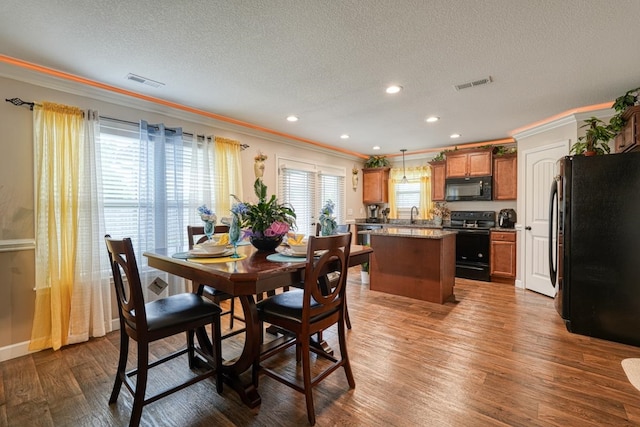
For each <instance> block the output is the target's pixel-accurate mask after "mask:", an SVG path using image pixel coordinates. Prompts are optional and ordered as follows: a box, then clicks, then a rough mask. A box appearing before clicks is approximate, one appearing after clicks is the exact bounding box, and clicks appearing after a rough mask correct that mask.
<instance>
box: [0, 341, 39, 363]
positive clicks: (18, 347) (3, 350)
mask: <svg viewBox="0 0 640 427" xmlns="http://www.w3.org/2000/svg"><path fill="white" fill-rule="evenodd" d="M30 353H35V352H34V351H29V341H24V342H21V343H17V344H11V345H8V346H6V347H0V362H4V361H5V360H10V359H15V358H16V357H22V356H26V355H27V354H30Z"/></svg>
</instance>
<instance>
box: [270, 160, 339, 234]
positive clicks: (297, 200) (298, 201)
mask: <svg viewBox="0 0 640 427" xmlns="http://www.w3.org/2000/svg"><path fill="white" fill-rule="evenodd" d="M278 170H279V180H278V198H279V200H280V202H282V203H288V204H290V205H291V206H292V207H293V208H294V209H295V212H296V225H297V228H298V229H297V232H298V233H302V234H306V235H315V230H316V225H315V224H316V220H317V218H318V215H320V209H321V208H322V206H323V205H324V204H325V203H326V202H327V200H331V201H333V202H334V203H335V212H334V215H335V217H336V222H337V223H338V224H344V221H345V207H344V206H345V192H344V186H345V171H344V170H342V169H338V168H333V167H327V166H320V165H315V164H312V163H304V162H299V161H294V160H288V159H278Z"/></svg>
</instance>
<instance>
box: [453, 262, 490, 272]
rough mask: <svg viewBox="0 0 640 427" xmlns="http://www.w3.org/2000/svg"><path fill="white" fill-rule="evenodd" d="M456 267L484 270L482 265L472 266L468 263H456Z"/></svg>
mask: <svg viewBox="0 0 640 427" xmlns="http://www.w3.org/2000/svg"><path fill="white" fill-rule="evenodd" d="M456 268H464V269H466V270H478V271H482V270H484V268H482V267H472V266H470V265H460V264H456Z"/></svg>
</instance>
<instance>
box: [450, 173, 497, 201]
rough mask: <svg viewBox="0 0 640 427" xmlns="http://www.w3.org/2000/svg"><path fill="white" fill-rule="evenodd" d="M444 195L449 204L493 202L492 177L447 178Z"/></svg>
mask: <svg viewBox="0 0 640 427" xmlns="http://www.w3.org/2000/svg"><path fill="white" fill-rule="evenodd" d="M444 194H445V200H446V201H447V202H458V201H470V200H491V177H490V176H476V177H469V178H447V179H446V180H445V193H444Z"/></svg>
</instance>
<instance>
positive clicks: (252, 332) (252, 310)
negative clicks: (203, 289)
mask: <svg viewBox="0 0 640 427" xmlns="http://www.w3.org/2000/svg"><path fill="white" fill-rule="evenodd" d="M372 252H373V250H372V249H371V247H369V246H361V245H352V246H351V248H350V256H349V267H353V266H356V265H359V264H363V263H365V262H368V261H369V255H370V254H371V253H372ZM188 253H189V252H188V250H187V248H173V249H166V248H164V249H154V250H149V251H146V252H144V253H143V255H144V256H145V257H146V258H147V261H148V265H149V267H151V268H155V269H158V270H161V271H165V272H167V273H170V274H173V275H176V276H179V277H183V278H185V279H188V280H191V282H192V284H193V292H197V291H198V287H199V285H200V284H206V285H209V286H212V287H214V288H215V289H217V290H219V291H222V292H225V293H227V294H229V295H233V296H234V297H238V299H239V301H240V302H241V305H242V310H243V314H244V320H245V339H244V344H243V347H242V349H241V352H240V354H239V355H238V356H237V357H234V358H233V359H226V360H223V368H222V369H223V381H224V383H225V384H227V385H229V386H230V387H231V388H232V389H234V390H235V391H236V392H237V393H238V395H239V397H240V399H241V400H242V402H243V403H244V404H246V405H247V406H249V407H250V408H255V407H257V406H259V405H260V403H261V397H260V394H259V393H258V390H257V388H256V387H255V386H254V382H253V380H252V378H251V375H250V374H247V372H248V371H249V370H250V368H251V367H252V364H253V362H254V360H255V359H256V358H257V357H259V355H260V354H262V353H263V352H265V351H267V350H268V343H263V336H264V333H263V330H262V325H261V322H260V320H259V318H258V311H257V309H256V301H257V300H258V299H259V298H261V297H262V296H263V295H264V294H269V293H273V292H274V291H275V290H277V289H280V288H284V287H287V286H291V285H296V284H300V283H302V281H303V279H304V268H305V266H306V262H307V260H306V258H305V257H300V256H287V255H286V254H288V252H286V251H284V252H283V251H282V250H281V248H277V250H276V251H264V250H258V249H256V248H255V247H253V246H252V245H250V244H245V245H240V246H237V256H238V258H231V257H230V256H224V257H218V258H205V257H197V258H190V257H189V256H188ZM225 255H226V254H225ZM289 255H292V254H289ZM197 339H198V342H199V345H200V346H201V347H202V348H203V350H205V351H207V352H209V353H211V351H212V347H211V342H210V340H209V338H208V337H207V334H206V333H205V332H204V331H197ZM324 348H325V349H327V347H326V346H324Z"/></svg>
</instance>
